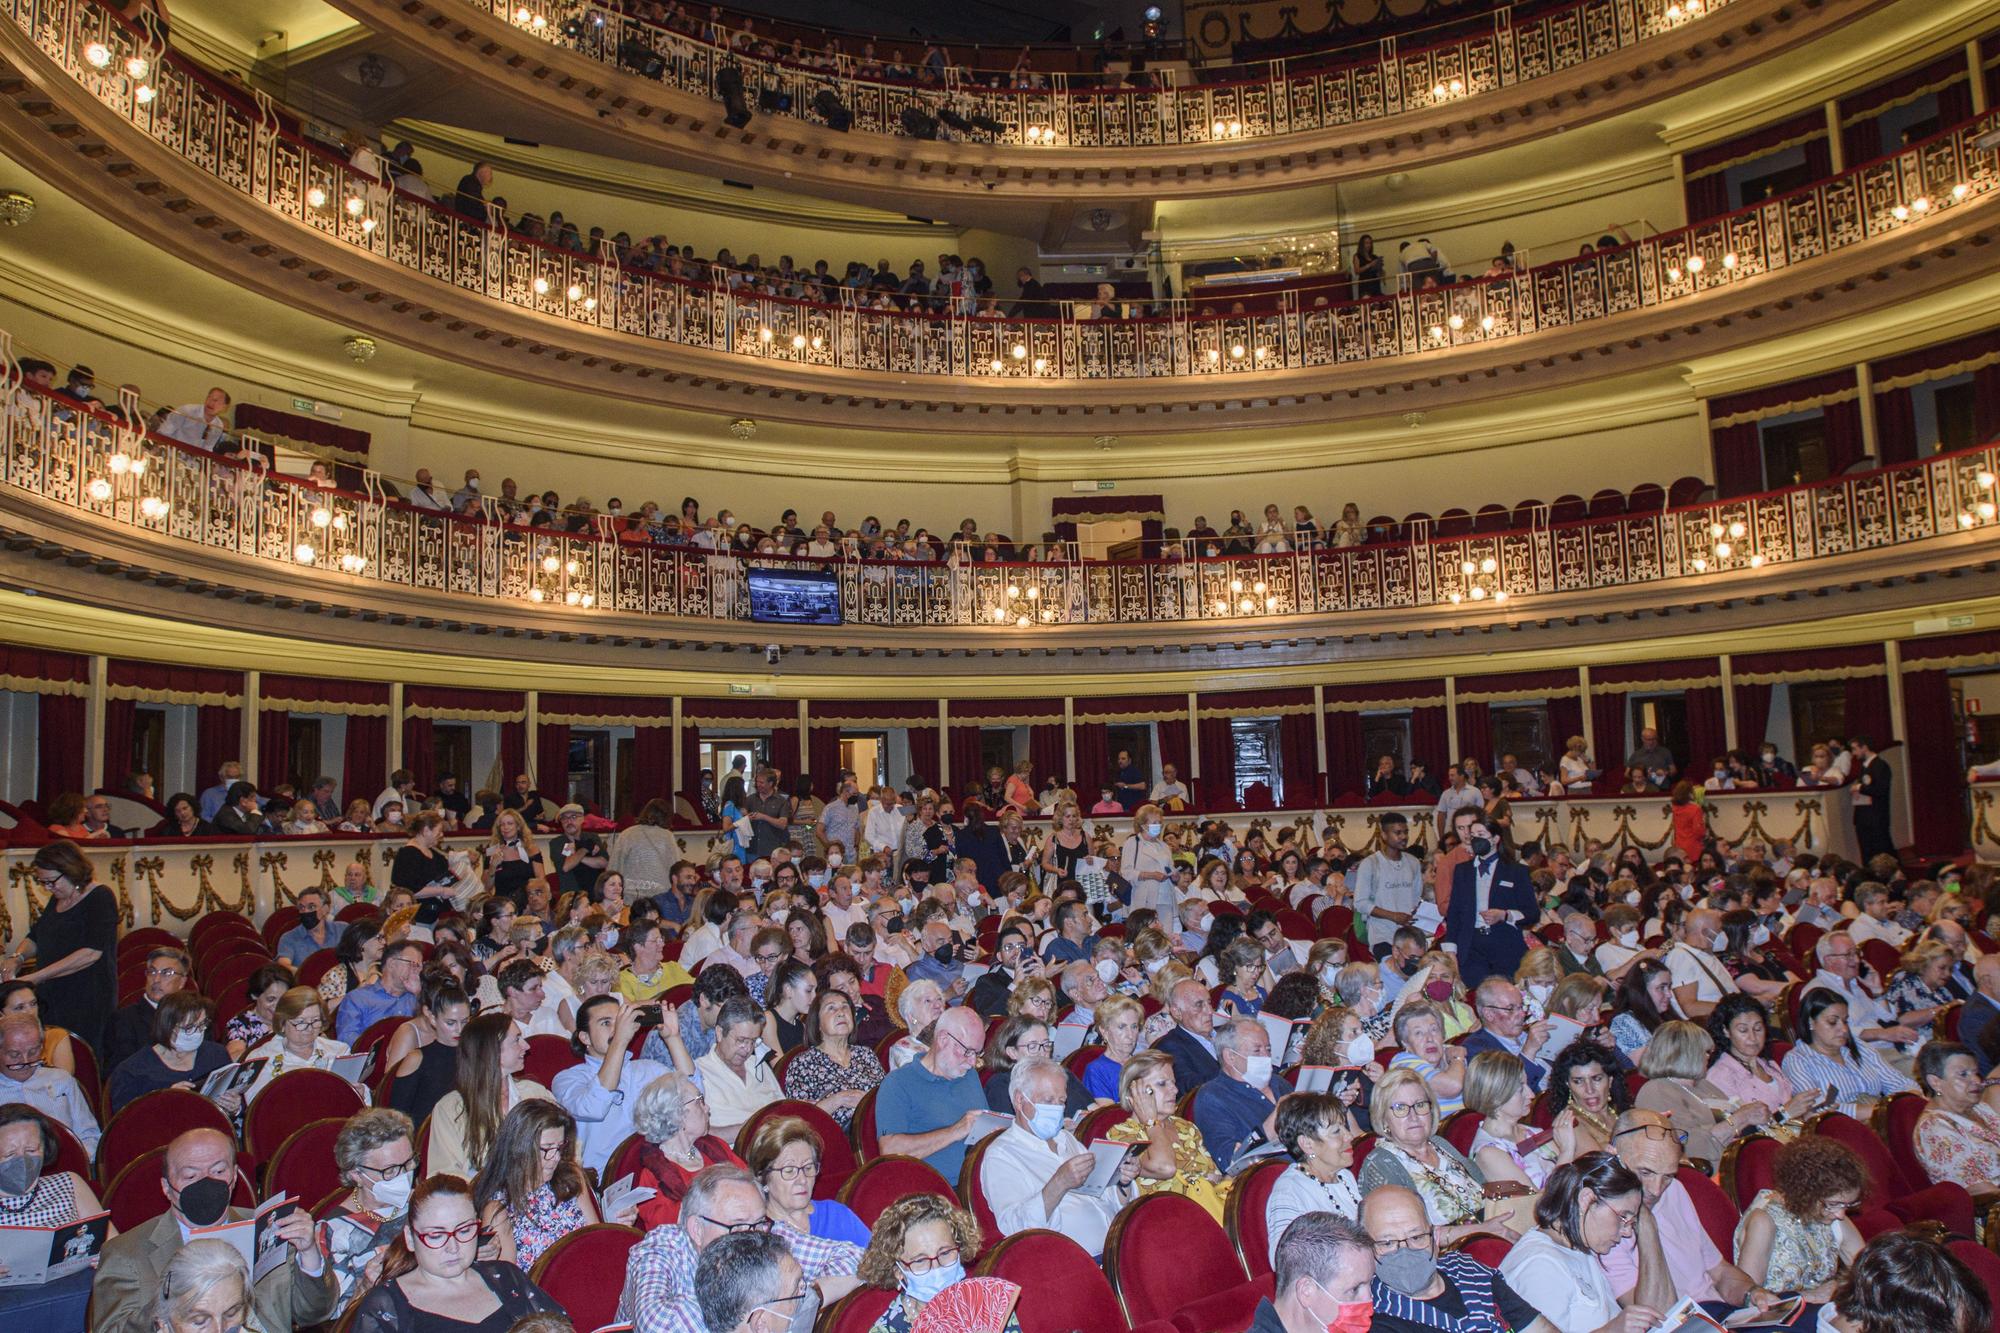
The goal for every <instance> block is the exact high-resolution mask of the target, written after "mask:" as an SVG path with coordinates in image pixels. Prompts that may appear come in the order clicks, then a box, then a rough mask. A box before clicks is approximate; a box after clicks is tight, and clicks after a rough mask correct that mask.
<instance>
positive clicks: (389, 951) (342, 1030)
mask: <svg viewBox="0 0 2000 1333" xmlns="http://www.w3.org/2000/svg"><path fill="white" fill-rule="evenodd" d="M423 971H424V951H423V947H422V946H421V945H419V944H417V943H416V942H415V941H407V940H406V941H404V942H402V943H399V944H391V945H388V946H387V947H385V948H384V949H383V950H382V974H381V975H380V976H379V977H377V978H376V979H375V980H373V981H371V982H369V983H367V984H366V985H364V986H362V987H361V988H360V989H358V990H351V991H349V992H348V993H347V995H346V996H345V998H343V999H342V1000H341V1001H340V1008H339V1009H337V1010H336V1011H335V1015H336V1017H335V1020H334V1035H335V1036H336V1037H338V1038H339V1039H340V1040H341V1041H344V1042H346V1043H347V1044H348V1045H349V1046H353V1045H354V1042H355V1039H356V1038H358V1037H360V1035H361V1034H362V1033H364V1032H366V1031H367V1030H368V1029H369V1028H370V1027H372V1026H373V1025H375V1024H376V1023H379V1022H381V1021H382V1020H383V1019H385V1018H408V1017H409V1016H410V1015H412V1014H414V1013H416V1012H417V992H418V991H419V990H421V989H422V987H423Z"/></svg>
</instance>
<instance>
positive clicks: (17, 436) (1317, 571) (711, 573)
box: [0, 334, 2000, 630]
mask: <svg viewBox="0 0 2000 1333" xmlns="http://www.w3.org/2000/svg"><path fill="white" fill-rule="evenodd" d="M0 361H4V378H0V389H4V390H6V391H7V393H6V403H7V410H6V412H5V416H4V420H5V423H6V430H7V436H8V438H7V439H6V440H5V441H4V444H5V462H4V475H0V484H4V485H6V486H8V487H11V488H13V489H14V490H16V491H18V492H21V493H24V494H28V495H32V496H35V497H38V498H39V499H41V500H43V501H46V502H50V503H53V504H56V505H59V506H62V507H65V508H67V509H70V510H74V511H78V512H83V513H87V514H90V515H92V516H93V517H95V518H97V519H99V520H101V521H103V522H105V523H107V524H111V525H115V526H117V527H121V528H124V529H126V530H129V531H132V532H135V533H140V534H146V535H150V536H154V537H161V538H166V539H169V540H171V541H174V542H176V543H185V544H189V545H192V546H197V547H201V548H205V549H209V550H222V551H229V552H232V553H234V554H237V555H241V556H246V557H250V558H254V559H260V560H264V561H269V562H273V563H274V564H275V565H278V566H285V567H290V568H292V569H304V568H310V569H317V570H321V571H326V575H327V577H329V578H340V577H345V578H349V579H352V580H354V582H355V585H356V586H357V587H360V586H375V587H402V588H408V589H413V590H418V591H424V592H438V593H452V594H457V595H464V596H470V597H475V598H482V599H486V600H489V601H496V602H512V603H515V604H524V603H525V604H534V605H541V606H547V607H549V608H550V609H552V610H553V609H558V608H573V609H574V610H575V611H576V612H577V613H579V614H581V613H588V612H591V611H594V610H598V609H602V610H606V611H614V612H621V613H628V614H640V615H662V616H675V617H694V618H701V619H710V620H721V621H739V622H747V621H749V620H750V619H751V616H750V606H749V592H748V579H747V577H746V574H747V571H748V570H750V569H753V568H783V567H798V566H800V565H805V566H810V567H816V568H823V569H829V570H831V571H833V572H834V574H835V575H836V582H837V584H838V587H839V592H840V603H841V608H842V614H843V617H844V619H845V620H846V621H847V622H849V623H858V624H862V625H872V626H886V627H909V628H929V629H935V628H939V627H949V626H959V627H973V626H982V625H983V626H986V627H988V628H992V627H995V626H1002V627H1011V628H1013V629H1016V630H1027V629H1031V628H1039V627H1044V626H1054V625H1079V624H1135V623H1160V622H1170V621H1193V620H1200V621H1211V622H1212V621H1221V620H1246V619H1262V618H1269V617H1280V616H1297V615H1337V614H1340V613H1343V612H1376V611H1385V610H1388V611H1394V610H1405V609H1407V610H1416V609H1425V608H1430V609H1442V608H1447V607H1452V606H1458V605H1460V604H1462V603H1463V602H1465V601H1468V600H1470V601H1473V602H1480V601H1484V600H1487V599H1489V598H1490V599H1491V600H1492V601H1493V602H1496V603H1497V602H1506V601H1510V600H1515V599H1519V598H1521V597H1536V596H1547V595H1556V594H1563V593H1576V592H1588V591H1593V590H1600V589H1608V588H1617V587H1629V586H1634V585H1642V584H1648V583H1662V582H1667V581H1670V580H1677V579H1687V578H1696V577H1700V576H1702V575H1705V574H1710V573H1723V572H1733V571H1742V570H1751V569H1762V568H1765V567H1768V566H1772V565H1780V564H1791V563H1796V562H1798V561H1801V560H1811V559H1818V558H1822V557H1829V556H1839V555H1848V554H1854V553H1858V552H1863V551H1869V550H1880V549H1885V548H1889V547H1895V546H1902V545H1908V544H1913V543H1921V542H1925V541H1929V540H1932V539H1935V538H1938V537H1942V536H1945V535H1949V534H1954V533H1959V532H1963V531H1967V530H1979V531H1985V530H1988V529H1992V528H1995V527H2000V507H1996V499H2000V489H1996V481H1997V480H2000V476H1997V475H1996V474H2000V444H1995V443H1989V444H1984V445H1980V446H1978V447H1975V448H1971V449H1963V450H1959V451H1957V452H1954V453H1950V454H1940V455H1937V456H1934V457H1932V458H1927V459H1923V460H1920V461H1918V462H1912V463H1899V464H1895V465H1893V466H1889V467H1883V468H1876V469H1874V470H1872V471H1868V472H1863V473H1858V474H1855V475H1853V476H1844V477H1839V478H1835V479H1832V480H1828V481H1823V482H1818V483H1813V484H1809V485H1802V486H1793V487H1788V488H1785V489H1783V490H1777V491H1771V492H1768V493H1765V494H1761V495H1751V496H1742V497H1736V498H1731V499H1727V500H1716V501H1711V502H1708V503H1704V504H1697V505H1690V506H1684V507H1681V508H1677V509H1666V510H1660V511H1656V512H1653V513H1649V514H1638V515H1632V514H1628V515H1620V516H1618V517H1614V518H1604V519H1585V520H1582V521H1579V522H1576V523H1568V524H1558V525H1553V526H1537V527H1531V528H1525V529H1512V530H1509V531H1504V532H1495V533H1474V534H1468V535H1465V536H1460V537H1449V538H1430V539H1413V540H1407V541H1403V542H1395V543H1380V544H1365V545H1361V546H1350V547H1338V548H1330V549H1319V550H1312V551H1304V552H1295V553H1290V554H1285V555H1266V556H1226V557H1217V558H1213V559H1208V558H1195V559H1191V558H1187V557H1185V556H1184V555H1179V554H1174V553H1170V554H1169V555H1168V556H1166V557H1164V558H1161V559H1156V560H1142V561H1117V562H1091V563H1082V562H1073V561H1071V562H1062V563H1041V564H1035V563H1023V562H1010V563H1005V564H985V563H981V562H977V561H967V560H962V559H961V560H953V561H947V562H942V563H928V562H915V561H907V562H891V561H864V560H852V559H840V560H833V561H812V560H801V559H798V558H794V557H773V556H754V557H739V556H734V555H727V554H722V555H715V554H710V553H708V552H706V551H703V550H700V549H697V548H690V547H677V546H664V545H654V544H650V543H645V542H638V541H627V540H621V539H619V538H616V537H612V536H609V535H606V534H603V533H565V532H555V531H550V530H547V529H540V528H523V527H517V526H513V525H510V524H506V523H502V522H498V521H494V520H491V519H476V518H467V517H462V516H459V515H453V514H448V513H443V512H438V511H431V510H420V509H416V508H413V507H412V506H409V505H406V504H403V503H400V502H396V501H388V500H384V499H381V498H379V497H375V496H360V495H356V494H354V493H352V492H341V491H335V490H332V489H330V488H325V487H319V486H314V485H311V484H308V483H306V482H301V481H295V480H293V479H291V478H288V477H282V476H275V475H271V474H269V473H268V472H267V471H266V470H264V469H262V468H252V467H246V466H244V465H242V464H239V463H236V462H232V461H229V460H225V459H221V458H217V457H216V456H215V455H213V454H210V453H209V452H207V451H206V450H203V449H200V448H195V447H191V446H188V445H185V444H182V443H180V442H179V441H175V440H170V439H165V438H163V437H160V436H158V435H148V434H142V433H141V432H139V431H137V430H135V429H133V428H132V427H131V426H130V425H129V424H128V423H127V422H126V421H124V420H122V419H120V418H117V417H114V416H112V415H110V414H108V413H105V412H101V411H97V410H95V409H90V408H84V407H80V406H78V405H76V404H74V403H72V402H70V401H69V400H66V399H61V398H58V397H57V396H55V395H52V394H50V393H48V392H47V391H44V390H41V389H39V388H37V387H35V386H33V385H24V384H22V383H21V378H20V371H19V366H18V363H16V362H15V361H14V359H13V356H12V352H11V344H10V342H9V341H8V340H7V339H6V336H5V335H4V334H0Z"/></svg>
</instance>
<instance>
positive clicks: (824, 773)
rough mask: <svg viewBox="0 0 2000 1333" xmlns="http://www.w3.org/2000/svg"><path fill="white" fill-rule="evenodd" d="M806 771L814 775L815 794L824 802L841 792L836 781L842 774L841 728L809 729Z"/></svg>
mask: <svg viewBox="0 0 2000 1333" xmlns="http://www.w3.org/2000/svg"><path fill="white" fill-rule="evenodd" d="M805 771H806V772H807V773H809V774H811V775H812V780H813V794H814V795H816V796H818V797H819V798H820V799H821V800H822V801H830V800H832V799H833V794H834V792H835V791H837V790H839V788H838V787H837V785H836V784H835V781H834V779H835V778H837V777H838V776H839V774H840V728H839V727H809V728H807V738H806V768H805Z"/></svg>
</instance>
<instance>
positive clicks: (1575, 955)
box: [1553, 908, 1604, 977]
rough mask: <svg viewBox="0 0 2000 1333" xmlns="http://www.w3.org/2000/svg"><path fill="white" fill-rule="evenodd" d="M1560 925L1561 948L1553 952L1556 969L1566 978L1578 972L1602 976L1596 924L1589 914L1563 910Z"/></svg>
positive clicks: (1569, 909)
mask: <svg viewBox="0 0 2000 1333" xmlns="http://www.w3.org/2000/svg"><path fill="white" fill-rule="evenodd" d="M1562 923H1563V942H1562V947H1561V948H1559V949H1556V950H1553V952H1554V954H1555V956H1556V969H1557V970H1558V971H1560V972H1561V973H1562V975H1564V976H1566V977H1567V976H1571V975H1573V974H1575V973H1578V972H1581V973H1583V974H1584V975H1585V976H1590V977H1601V976H1603V975H1604V966H1603V964H1601V963H1599V962H1598V961H1597V923H1596V922H1595V921H1594V920H1592V919H1591V916H1590V913H1588V912H1584V911H1579V910H1576V909H1572V908H1565V909H1564V910H1563V912H1562Z"/></svg>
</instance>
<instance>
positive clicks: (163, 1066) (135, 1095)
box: [106, 1041, 229, 1115]
mask: <svg viewBox="0 0 2000 1333" xmlns="http://www.w3.org/2000/svg"><path fill="white" fill-rule="evenodd" d="M228 1063H229V1051H228V1049H227V1048H226V1047H224V1046H221V1045H219V1044H217V1043H216V1042H212V1041H205V1042H203V1043H202V1044H201V1049H200V1050H198V1051H196V1052H195V1053H194V1068H192V1069H190V1070H187V1071H186V1072H185V1073H183V1072H182V1071H181V1070H178V1069H170V1068H168V1067H167V1062H166V1061H164V1060H162V1059H161V1058H160V1053H159V1051H157V1050H155V1049H154V1048H153V1047H151V1046H147V1047H145V1048H144V1049H142V1050H140V1051H139V1052H138V1053H137V1054H135V1055H131V1056H128V1057H127V1058H126V1059H125V1061H124V1062H123V1063H122V1064H120V1065H119V1066H118V1067H117V1068H116V1069H114V1070H112V1071H111V1086H110V1088H109V1090H108V1091H107V1093H106V1102H107V1107H108V1109H109V1110H110V1111H111V1113H112V1114H113V1115H116V1114H117V1113H118V1112H120V1111H122V1110H124V1109H125V1107H126V1106H127V1105H129V1104H130V1103H132V1102H134V1101H137V1100H138V1099H139V1098H141V1097H143V1096H145V1095H146V1094H147V1093H149V1092H158V1091H160V1090H161V1089H162V1088H171V1087H172V1086H174V1084H176V1083H192V1084H194V1087H195V1091H196V1092H199V1091H201V1084H202V1080H204V1079H206V1078H207V1077H208V1076H209V1075H210V1074H213V1073H214V1072H215V1071H216V1070H218V1069H220V1068H222V1067H223V1066H224V1065H226V1064H228Z"/></svg>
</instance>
